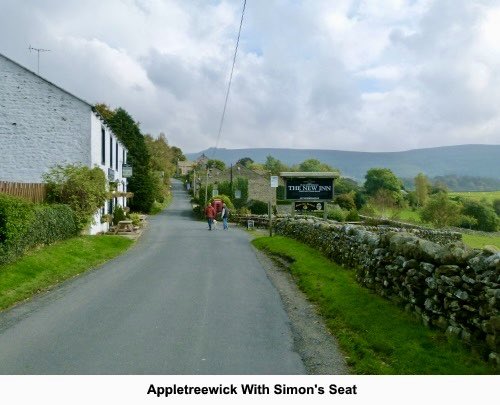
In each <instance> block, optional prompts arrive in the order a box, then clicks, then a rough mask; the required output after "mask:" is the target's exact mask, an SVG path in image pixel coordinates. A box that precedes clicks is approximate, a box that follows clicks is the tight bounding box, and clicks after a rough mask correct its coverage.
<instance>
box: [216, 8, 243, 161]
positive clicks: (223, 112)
mask: <svg viewBox="0 0 500 405" xmlns="http://www.w3.org/2000/svg"><path fill="white" fill-rule="evenodd" d="M246 5H247V0H244V1H243V10H242V11H241V20H240V28H239V30H238V38H237V39H236V47H235V49H234V56H233V66H232V67H231V74H230V75H229V83H228V86H227V91H226V98H225V100H224V108H223V110H222V116H221V119H220V124H219V132H218V134H217V142H216V143H215V148H214V152H213V154H212V158H215V153H216V151H217V148H218V147H219V141H220V137H221V134H222V126H223V125H224V117H225V116H226V108H227V101H228V99H229V91H230V90H231V83H232V81H233V72H234V65H235V64H236V55H237V53H238V46H239V43H240V36H241V27H242V26H243V18H244V16H245V8H246Z"/></svg>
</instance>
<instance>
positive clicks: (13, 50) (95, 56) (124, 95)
mask: <svg viewBox="0 0 500 405" xmlns="http://www.w3.org/2000/svg"><path fill="white" fill-rule="evenodd" d="M241 6H242V2H240V1H239V0H211V1H206V0H106V1H101V0H99V1H98V0H89V1H86V2H81V1H77V0H67V1H65V2H60V1H56V0H46V1H44V2H39V1H35V0H26V1H23V2H18V1H14V0H0V8H1V9H2V14H1V15H0V37H1V38H10V39H9V41H8V42H5V41H4V42H0V52H2V53H4V54H6V55H7V56H9V57H11V58H13V59H14V60H17V61H19V62H20V63H21V64H24V65H26V66H28V67H30V68H32V69H34V66H36V65H35V63H36V58H35V55H34V54H29V52H28V51H27V46H28V44H31V45H33V46H38V47H43V48H49V49H51V52H50V53H47V54H44V55H42V59H41V73H42V74H43V75H45V76H46V77H47V78H49V80H51V81H53V82H55V83H57V84H59V85H61V86H62V87H64V88H67V89H68V90H69V91H71V92H73V93H75V94H77V95H79V96H81V97H82V98H85V99H87V100H89V101H91V102H106V103H108V104H110V105H112V106H113V107H118V106H122V107H124V108H125V109H127V110H128V111H129V112H130V113H131V115H132V116H133V117H134V118H135V119H136V120H138V121H140V122H141V126H142V129H143V130H144V131H145V132H149V133H152V134H158V133H160V132H165V133H166V134H167V138H168V140H169V142H170V143H171V144H174V145H178V146H180V147H181V148H183V149H184V150H185V151H197V150H201V149H203V148H206V147H211V146H214V144H215V141H216V137H217V131H218V127H219V120H220V116H221V113H222V107H223V102H224V96H225V91H226V85H227V80H228V75H229V71H230V68H231V63H232V57H233V52H234V45H235V40H236V34H237V30H238V25H239V19H240V12H241ZM499 27H500V3H499V1H498V0H386V1H384V2H374V1H368V0H339V1H335V2H332V1H329V0H316V1H314V2H309V1H307V2H306V1H297V0H273V1H268V2H247V9H246V13H245V21H244V26H243V32H242V37H241V41H240V48H239V54H238V58H237V62H236V68H235V74H234V78H233V87H232V89H231V94H230V97H229V105H228V109H227V112H226V119H225V124H224V128H223V133H222V137H221V142H220V146H221V147H235V148H236V147H239V148H240V147H304V148H305V147H307V148H330V149H350V150H354V149H357V150H400V149H408V148H413V147H429V146H438V145H445V144H460V143H499V142H500V118H499V117H500V93H499V92H498V91H497V89H498V88H500V48H499V47H498V45H497V42H498V38H499V37H500V31H499Z"/></svg>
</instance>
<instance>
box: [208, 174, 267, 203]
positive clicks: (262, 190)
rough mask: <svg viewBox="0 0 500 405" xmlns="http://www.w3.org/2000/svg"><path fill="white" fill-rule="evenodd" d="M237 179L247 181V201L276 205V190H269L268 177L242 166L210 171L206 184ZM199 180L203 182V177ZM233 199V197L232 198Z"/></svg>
mask: <svg viewBox="0 0 500 405" xmlns="http://www.w3.org/2000/svg"><path fill="white" fill-rule="evenodd" d="M238 177H241V178H244V179H248V199H249V200H259V201H265V202H267V201H269V199H271V201H272V204H276V189H271V183H270V177H269V174H268V173H267V172H257V171H255V170H251V169H248V168H247V167H245V166H242V165H233V166H232V167H227V168H226V169H225V170H222V171H221V170H218V169H212V170H211V171H210V174H209V177H208V184H214V183H220V182H223V181H231V179H233V181H235V180H236V179H237V178H238ZM201 180H202V181H204V180H205V179H203V176H202V177H201ZM232 198H234V196H232Z"/></svg>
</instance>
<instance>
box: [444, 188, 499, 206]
mask: <svg viewBox="0 0 500 405" xmlns="http://www.w3.org/2000/svg"><path fill="white" fill-rule="evenodd" d="M448 194H449V196H450V197H456V196H460V197H464V198H469V199H471V200H478V201H480V200H483V199H485V200H486V201H488V202H489V203H492V202H493V200H497V199H500V191H460V192H450V193H448Z"/></svg>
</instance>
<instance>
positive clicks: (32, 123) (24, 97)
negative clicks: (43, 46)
mask: <svg viewBox="0 0 500 405" xmlns="http://www.w3.org/2000/svg"><path fill="white" fill-rule="evenodd" d="M0 75H1V79H0V156H1V158H0V180H4V181H12V182H24V183H40V182H41V181H42V174H43V173H45V172H47V171H48V170H49V169H50V168H51V167H53V166H55V165H57V164H63V165H64V164H69V163H73V164H83V165H85V166H88V167H95V166H97V167H99V168H101V169H102V170H103V171H104V173H105V174H106V176H107V178H108V179H109V181H110V182H112V183H114V184H116V186H117V193H115V195H116V197H114V198H112V199H111V200H109V201H108V203H107V204H106V206H105V207H102V209H101V210H100V212H99V213H96V215H95V218H94V219H95V222H96V223H95V224H94V225H92V226H91V229H90V230H89V232H90V233H91V234H96V233H99V232H104V231H106V230H107V229H108V224H107V223H103V224H101V216H102V215H104V214H110V213H111V212H112V210H113V206H115V205H116V204H120V205H122V206H126V203H127V201H126V197H125V192H126V190H127V179H126V178H124V177H123V176H122V164H123V163H125V162H126V160H127V150H126V148H125V147H124V146H123V145H122V144H121V142H120V141H119V140H118V139H117V137H116V136H115V134H114V133H113V132H112V131H111V129H110V128H108V127H107V126H106V125H105V124H104V122H103V120H101V118H100V117H99V115H98V114H97V113H96V112H95V111H94V109H93V106H92V105H91V104H90V103H88V102H87V101H85V100H83V99H81V98H79V97H77V96H75V95H73V94H71V93H69V92H68V91H66V90H64V89H62V88H61V87H58V86H57V85H55V84H53V83H51V82H49V81H48V80H46V79H44V78H42V77H41V76H39V75H37V74H36V73H34V72H32V71H30V70H29V69H27V68H25V67H23V66H21V65H20V64H18V63H17V62H14V61H13V60H11V59H9V58H7V57H6V56H4V55H2V54H0Z"/></svg>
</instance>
